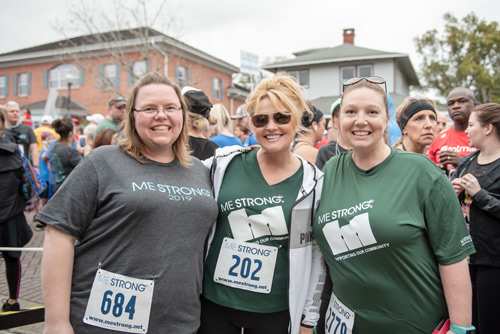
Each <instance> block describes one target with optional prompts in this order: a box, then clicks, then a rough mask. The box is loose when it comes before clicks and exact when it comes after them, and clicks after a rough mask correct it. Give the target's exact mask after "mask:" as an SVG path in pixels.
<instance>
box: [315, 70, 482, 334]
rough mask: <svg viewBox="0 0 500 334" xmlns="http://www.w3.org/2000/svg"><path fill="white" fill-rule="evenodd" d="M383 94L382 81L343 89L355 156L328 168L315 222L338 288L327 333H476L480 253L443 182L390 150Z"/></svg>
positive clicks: (431, 169)
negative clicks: (475, 277) (474, 280)
mask: <svg viewBox="0 0 500 334" xmlns="http://www.w3.org/2000/svg"><path fill="white" fill-rule="evenodd" d="M384 87H386V84H385V81H384V80H383V79H382V78H380V77H378V78H374V77H372V78H352V79H348V80H345V81H344V83H343V88H344V92H343V95H342V101H341V106H340V115H339V122H340V132H341V134H342V136H343V137H344V139H345V140H346V141H347V142H349V144H350V145H351V146H352V148H353V150H352V151H349V152H347V153H342V154H340V155H337V156H335V157H333V158H332V159H330V160H329V161H328V162H327V163H326V165H325V167H324V169H323V171H324V173H325V180H324V183H323V190H322V200H321V201H320V204H319V207H318V210H317V211H316V214H315V216H314V224H313V233H314V239H315V240H316V242H317V243H318V245H319V247H320V249H321V250H322V252H323V256H324V259H325V262H326V263H327V265H328V268H329V272H330V277H331V279H332V282H333V292H332V296H331V301H330V306H329V307H328V310H327V315H326V324H325V326H327V327H330V328H332V327H331V326H332V325H333V324H334V322H333V321H334V320H333V319H335V324H339V326H341V327H344V328H345V329H344V330H343V331H344V332H348V333H351V332H352V333H357V334H365V333H395V332H396V333H431V332H432V331H433V329H434V328H435V327H436V326H437V325H438V323H439V322H440V321H441V320H442V319H446V318H450V321H451V323H452V325H451V326H452V329H451V330H452V331H453V330H454V329H455V331H454V333H458V331H457V329H456V328H457V327H458V329H459V330H460V332H463V333H465V331H466V330H469V329H474V327H470V325H471V298H472V295H471V285H470V278H469V275H468V268H467V257H468V256H469V255H470V254H472V253H473V252H474V247H473V245H472V241H471V239H470V235H469V233H468V231H467V226H466V224H465V221H464V218H463V215H462V212H461V209H460V206H459V204H458V201H457V200H456V195H455V193H454V191H453V187H452V186H451V183H450V181H449V180H448V178H447V177H446V175H444V173H442V172H441V171H440V170H439V169H438V168H437V167H436V166H435V165H434V164H433V163H431V162H430V161H429V159H427V158H426V157H424V156H422V155H420V154H415V153H410V152H404V151H401V150H397V149H395V148H392V149H391V148H390V147H389V146H388V145H387V144H386V141H385V138H384V134H385V132H386V131H387V130H386V129H387V124H388V121H389V107H388V100H387V94H386V92H385V91H384ZM386 89H387V88H386ZM323 199H326V200H323ZM339 308H341V309H342V312H337V309H339Z"/></svg>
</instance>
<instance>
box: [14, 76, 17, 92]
mask: <svg viewBox="0 0 500 334" xmlns="http://www.w3.org/2000/svg"><path fill="white" fill-rule="evenodd" d="M14 95H17V73H14Z"/></svg>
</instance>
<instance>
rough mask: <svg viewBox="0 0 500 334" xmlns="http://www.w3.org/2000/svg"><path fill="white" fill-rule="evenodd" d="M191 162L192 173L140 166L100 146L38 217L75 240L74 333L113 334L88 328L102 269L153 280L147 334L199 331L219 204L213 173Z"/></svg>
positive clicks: (178, 166) (174, 166)
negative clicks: (209, 241) (206, 256)
mask: <svg viewBox="0 0 500 334" xmlns="http://www.w3.org/2000/svg"><path fill="white" fill-rule="evenodd" d="M193 160H194V165H193V166H192V167H190V168H186V167H183V166H182V165H181V164H180V163H179V162H178V161H177V160H175V161H174V162H172V163H169V164H163V163H157V162H149V163H146V164H141V163H139V162H137V161H136V160H135V159H133V158H132V157H130V156H128V155H127V154H126V153H124V152H122V151H120V149H119V148H118V147H117V146H103V147H99V148H98V149H96V150H94V151H92V153H91V154H89V155H88V156H87V157H85V158H84V159H83V160H82V161H81V162H80V164H78V166H77V167H76V168H75V169H74V170H73V172H72V173H71V174H70V175H69V177H68V178H67V180H66V181H65V182H64V183H63V185H62V187H61V188H60V189H59V191H58V192H57V193H56V194H55V195H54V197H53V198H52V199H51V200H50V201H49V202H48V203H47V205H46V206H45V208H44V209H43V210H42V212H41V213H40V214H39V215H38V216H37V220H40V221H41V222H44V223H47V224H49V225H52V226H54V227H56V228H58V229H60V230H62V231H64V232H66V233H69V234H70V235H73V236H75V237H76V238H77V242H76V243H75V261H74V268H73V281H72V290H71V323H72V325H73V327H74V329H75V332H76V333H109V332H110V331H109V330H104V329H100V328H98V327H91V326H89V325H86V324H84V323H83V322H82V319H83V316H84V313H85V308H86V305H87V300H88V297H89V293H90V290H91V287H92V283H93V280H94V277H95V275H96V271H97V269H98V265H99V264H101V268H102V269H103V270H107V271H110V272H113V273H117V274H121V275H125V276H130V277H135V278H140V279H154V280H155V286H154V294H153V301H152V306H151V314H150V320H149V330H148V332H149V333H195V332H196V331H197V329H198V327H199V321H200V320H199V319H200V300H199V296H200V293H201V286H202V277H203V274H202V271H203V270H202V269H203V249H204V244H205V240H206V238H207V235H208V233H209V230H210V228H211V226H212V225H213V223H214V221H215V219H216V217H217V205H216V202H215V200H214V198H213V194H212V191H211V185H210V178H209V170H208V169H206V167H204V166H203V165H202V164H201V162H200V161H199V160H197V159H193ZM155 276H156V277H155ZM54 284H57V282H54Z"/></svg>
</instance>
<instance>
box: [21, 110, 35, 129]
mask: <svg viewBox="0 0 500 334" xmlns="http://www.w3.org/2000/svg"><path fill="white" fill-rule="evenodd" d="M22 122H23V124H24V125H27V126H30V127H33V121H32V120H31V110H30V108H24V109H23V119H22Z"/></svg>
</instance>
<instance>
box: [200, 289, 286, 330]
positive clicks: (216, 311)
mask: <svg viewBox="0 0 500 334" xmlns="http://www.w3.org/2000/svg"><path fill="white" fill-rule="evenodd" d="M289 323H290V315H289V312H288V310H285V311H281V312H275V313H255V312H247V311H240V310H235V309H232V308H229V307H225V306H221V305H218V304H215V303H213V302H211V301H210V300H208V299H205V298H203V297H201V327H200V329H199V330H198V334H221V333H224V334H233V333H234V334H241V329H242V328H244V329H245V330H244V332H243V333H245V334H287V333H288V325H289Z"/></svg>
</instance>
